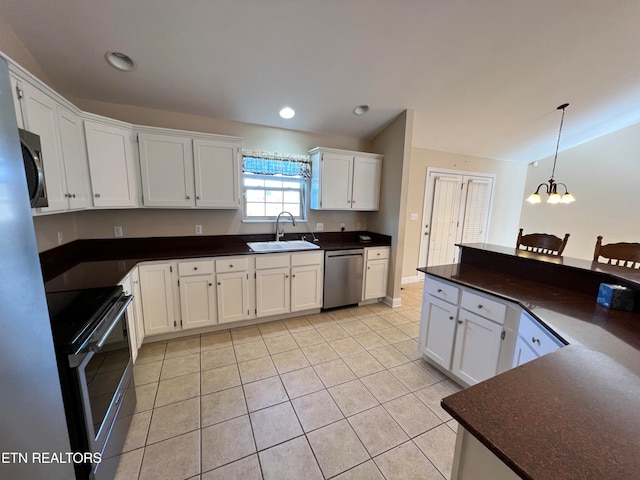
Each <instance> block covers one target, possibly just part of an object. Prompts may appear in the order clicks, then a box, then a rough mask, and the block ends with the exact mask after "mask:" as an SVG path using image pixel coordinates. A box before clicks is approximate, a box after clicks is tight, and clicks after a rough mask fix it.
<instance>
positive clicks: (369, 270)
mask: <svg viewBox="0 0 640 480" xmlns="http://www.w3.org/2000/svg"><path fill="white" fill-rule="evenodd" d="M388 271H389V260H388V259H386V258H385V259H381V260H368V261H367V262H366V268H365V272H364V298H363V300H370V299H372V298H381V297H384V296H385V295H386V294H387V273H388Z"/></svg>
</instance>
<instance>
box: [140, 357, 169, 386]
mask: <svg viewBox="0 0 640 480" xmlns="http://www.w3.org/2000/svg"><path fill="white" fill-rule="evenodd" d="M161 371H162V362H149V363H143V364H138V363H136V364H135V365H134V367H133V378H134V379H135V382H136V386H140V385H144V384H146V383H154V382H157V381H158V380H160V372H161Z"/></svg>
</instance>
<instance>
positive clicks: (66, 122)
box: [58, 106, 91, 210]
mask: <svg viewBox="0 0 640 480" xmlns="http://www.w3.org/2000/svg"><path fill="white" fill-rule="evenodd" d="M58 125H59V126H60V144H61V146H62V158H64V171H65V179H66V186H67V193H66V196H67V201H68V202H69V208H70V209H74V210H75V209H79V208H88V207H90V206H91V192H90V189H89V169H88V167H87V156H86V150H85V148H84V145H85V144H84V135H83V133H84V132H83V130H82V119H81V118H80V116H79V115H76V114H75V113H73V112H71V111H69V110H67V109H66V108H64V107H61V106H58Z"/></svg>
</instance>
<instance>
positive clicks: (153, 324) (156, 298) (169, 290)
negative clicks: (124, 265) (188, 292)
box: [138, 262, 178, 335]
mask: <svg viewBox="0 0 640 480" xmlns="http://www.w3.org/2000/svg"><path fill="white" fill-rule="evenodd" d="M138 269H139V271H140V293H141V296H142V311H143V314H144V331H145V334H146V335H157V334H160V333H167V332H173V331H175V330H176V329H177V328H178V322H177V321H176V314H175V310H174V305H175V299H174V296H175V293H174V290H175V289H174V288H173V285H174V284H175V280H174V278H175V275H176V263H175V262H171V263H159V264H146V265H140V266H139V267H138Z"/></svg>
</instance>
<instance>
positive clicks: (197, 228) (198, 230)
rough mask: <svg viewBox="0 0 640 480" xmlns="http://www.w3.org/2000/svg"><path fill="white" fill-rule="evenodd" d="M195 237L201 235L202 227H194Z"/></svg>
mask: <svg viewBox="0 0 640 480" xmlns="http://www.w3.org/2000/svg"><path fill="white" fill-rule="evenodd" d="M196 235H202V225H196Z"/></svg>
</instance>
